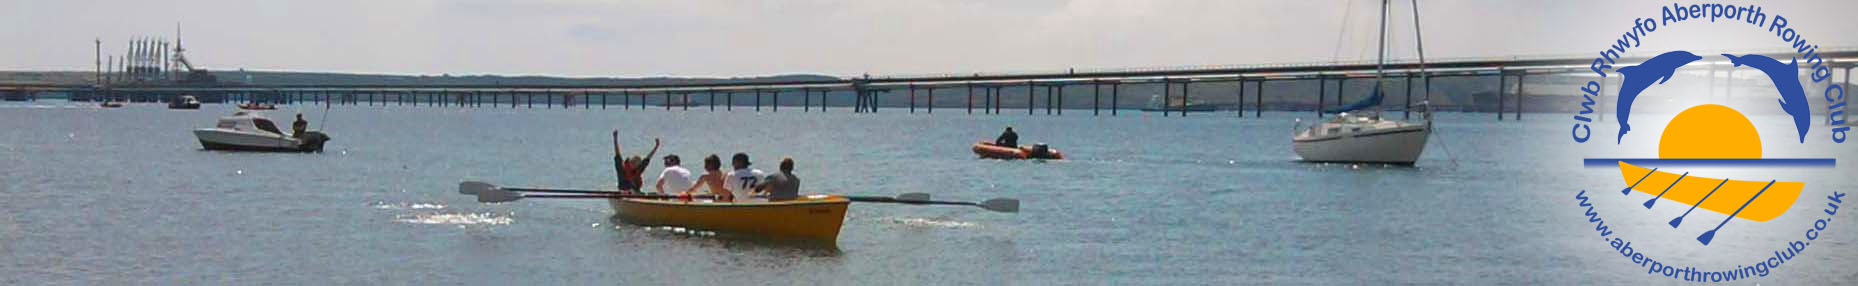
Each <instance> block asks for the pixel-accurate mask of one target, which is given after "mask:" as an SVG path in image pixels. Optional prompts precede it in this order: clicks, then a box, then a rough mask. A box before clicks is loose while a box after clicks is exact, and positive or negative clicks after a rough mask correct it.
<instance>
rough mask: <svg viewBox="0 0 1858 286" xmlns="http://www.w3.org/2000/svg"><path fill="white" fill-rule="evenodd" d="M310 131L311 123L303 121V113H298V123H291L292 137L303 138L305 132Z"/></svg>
mask: <svg viewBox="0 0 1858 286" xmlns="http://www.w3.org/2000/svg"><path fill="white" fill-rule="evenodd" d="M309 129H310V122H309V121H304V120H303V113H297V121H293V122H291V123H290V137H299V138H301V137H303V131H306V130H309Z"/></svg>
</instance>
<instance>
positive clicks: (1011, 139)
mask: <svg viewBox="0 0 1858 286" xmlns="http://www.w3.org/2000/svg"><path fill="white" fill-rule="evenodd" d="M994 145H995V146H1004V147H1007V148H1019V133H1014V132H1013V127H1012V126H1007V127H1006V132H1004V133H1000V138H995V139H994Z"/></svg>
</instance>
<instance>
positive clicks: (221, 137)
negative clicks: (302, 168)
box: [194, 111, 329, 152]
mask: <svg viewBox="0 0 1858 286" xmlns="http://www.w3.org/2000/svg"><path fill="white" fill-rule="evenodd" d="M194 137H197V138H199V139H200V146H202V147H205V148H206V149H207V150H226V151H260V152H322V151H323V143H325V142H328V141H329V136H328V135H326V134H323V133H322V132H317V131H304V132H303V134H302V135H301V136H300V137H297V136H292V135H290V134H286V133H284V131H282V130H280V129H278V128H277V124H276V123H272V122H271V119H269V118H265V117H264V115H260V114H258V113H253V112H246V111H240V112H239V113H237V114H233V115H232V116H226V117H220V118H219V123H218V124H216V125H214V126H213V127H212V128H200V129H194Z"/></svg>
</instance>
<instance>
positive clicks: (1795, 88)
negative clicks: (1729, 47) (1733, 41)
mask: <svg viewBox="0 0 1858 286" xmlns="http://www.w3.org/2000/svg"><path fill="white" fill-rule="evenodd" d="M1723 56H1724V57H1728V58H1729V63H1732V64H1735V66H1738V67H1739V66H1748V67H1752V68H1755V69H1758V70H1761V72H1762V73H1765V74H1768V79H1769V80H1773V81H1774V89H1777V90H1779V91H1780V93H1781V100H1780V102H1781V110H1783V111H1786V112H1787V115H1793V125H1794V129H1797V130H1798V131H1800V143H1806V132H1807V130H1808V129H1810V128H1812V126H1813V125H1812V123H1809V122H1807V121H1809V120H1812V118H1813V115H1812V111H1811V110H1809V109H1810V108H1811V107H1807V105H1806V88H1804V87H1801V86H1800V65H1799V64H1800V59H1799V58H1794V59H1793V61H1792V62H1789V63H1785V64H1783V63H1781V61H1779V60H1775V59H1774V58H1770V57H1768V56H1763V55H1756V54H1748V55H1743V56H1740V57H1737V56H1735V55H1730V54H1723Z"/></svg>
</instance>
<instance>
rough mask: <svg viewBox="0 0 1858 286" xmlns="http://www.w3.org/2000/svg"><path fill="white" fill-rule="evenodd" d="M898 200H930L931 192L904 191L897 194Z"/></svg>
mask: <svg viewBox="0 0 1858 286" xmlns="http://www.w3.org/2000/svg"><path fill="white" fill-rule="evenodd" d="M897 200H899V201H906V202H921V201H928V200H929V194H928V193H904V194H901V195H897Z"/></svg>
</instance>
